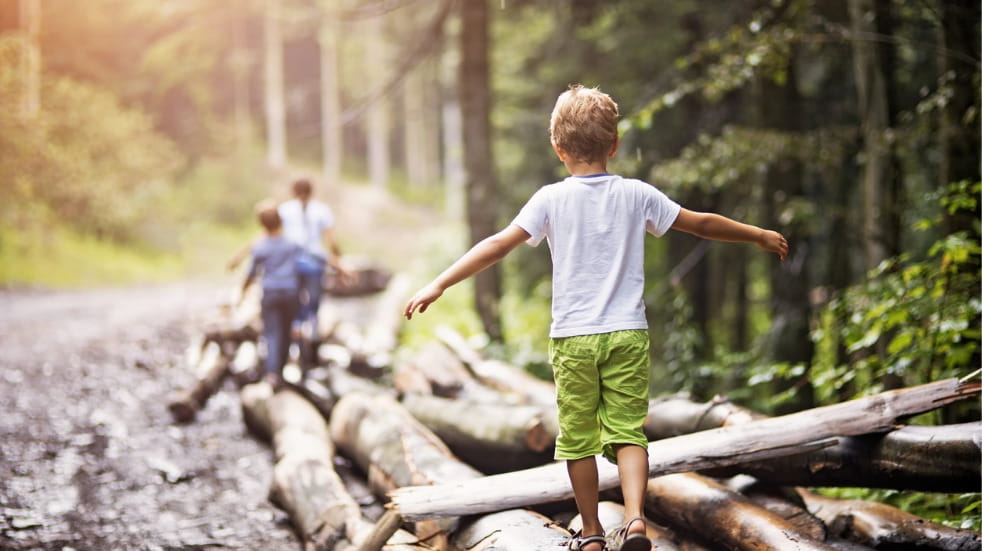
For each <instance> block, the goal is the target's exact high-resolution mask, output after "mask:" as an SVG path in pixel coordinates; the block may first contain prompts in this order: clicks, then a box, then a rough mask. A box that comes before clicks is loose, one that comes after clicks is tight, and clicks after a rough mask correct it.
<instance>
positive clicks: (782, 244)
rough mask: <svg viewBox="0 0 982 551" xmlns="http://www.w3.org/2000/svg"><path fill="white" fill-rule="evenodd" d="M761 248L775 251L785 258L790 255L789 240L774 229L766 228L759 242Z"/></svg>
mask: <svg viewBox="0 0 982 551" xmlns="http://www.w3.org/2000/svg"><path fill="white" fill-rule="evenodd" d="M757 246H759V247H760V248H761V249H764V250H765V251H770V252H772V253H775V254H776V255H777V256H779V257H781V260H784V258H785V257H786V256H788V240H787V239H785V238H784V236H783V235H781V234H779V233H778V232H776V231H773V230H764V231H763V233H762V234H761V237H760V241H759V242H758V243H757Z"/></svg>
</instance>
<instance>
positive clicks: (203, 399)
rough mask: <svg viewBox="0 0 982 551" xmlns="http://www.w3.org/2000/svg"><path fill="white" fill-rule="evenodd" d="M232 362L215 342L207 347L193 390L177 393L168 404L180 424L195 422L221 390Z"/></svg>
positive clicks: (197, 371) (198, 367)
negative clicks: (196, 417) (210, 400)
mask: <svg viewBox="0 0 982 551" xmlns="http://www.w3.org/2000/svg"><path fill="white" fill-rule="evenodd" d="M229 363H230V360H229V358H228V356H226V355H225V354H223V353H222V349H221V346H220V345H218V344H217V343H214V342H209V343H207V344H206V345H205V350H204V352H203V353H202V355H201V359H200V363H199V364H198V366H197V368H196V370H195V373H197V380H196V381H195V383H194V385H192V386H191V388H188V389H185V390H182V391H178V392H175V393H174V394H173V395H172V396H171V398H170V400H168V403H167V409H168V410H170V412H171V415H172V416H173V417H174V420H175V421H177V422H178V423H188V422H190V421H193V420H194V418H195V416H197V414H198V412H199V411H201V409H202V408H204V407H205V404H206V403H207V402H208V399H209V398H211V396H212V395H213V394H215V393H216V392H218V389H219V388H221V386H222V382H223V381H224V380H225V376H226V375H228V368H229Z"/></svg>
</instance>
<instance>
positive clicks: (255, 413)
mask: <svg viewBox="0 0 982 551" xmlns="http://www.w3.org/2000/svg"><path fill="white" fill-rule="evenodd" d="M241 396H242V406H243V410H244V411H246V412H248V418H250V419H252V422H253V423H255V424H257V425H261V426H263V427H264V432H266V433H267V434H269V435H271V437H272V447H273V454H274V457H275V458H276V461H275V466H274V468H273V484H272V487H271V489H270V499H271V501H273V502H274V503H276V504H277V505H279V506H280V507H281V508H282V509H283V510H285V511H286V512H287V513H288V514H289V515H290V520H291V521H292V522H293V524H294V526H295V527H296V529H297V532H298V533H299V535H300V537H301V540H302V541H303V542H304V549H306V550H307V551H331V550H336V549H346V548H353V547H354V546H355V542H359V541H361V540H364V539H366V538H368V536H369V533H370V532H371V531H372V528H373V524H372V522H371V521H369V520H368V519H365V518H364V517H363V516H362V514H361V508H360V507H359V506H358V503H357V502H356V501H355V500H354V499H353V498H352V497H351V496H350V495H349V493H348V491H347V489H346V488H345V486H344V483H343V481H342V480H341V477H339V476H338V474H337V472H336V471H335V470H334V467H333V460H334V445H333V443H332V441H331V439H330V436H329V431H328V427H327V423H326V421H324V418H323V417H322V416H321V414H320V412H319V411H318V410H317V409H316V408H314V407H313V405H311V404H310V403H309V402H307V401H306V400H305V399H304V398H303V397H301V396H300V395H299V394H297V393H296V392H294V391H292V390H289V389H287V390H283V391H280V392H277V393H275V394H273V392H272V388H271V387H270V386H269V385H267V384H265V383H258V384H254V385H249V386H247V387H245V388H243V390H242V393H241ZM397 528H398V527H397ZM386 541H387V542H388V544H387V546H386V548H387V549H393V550H395V549H400V550H406V551H409V550H416V551H419V550H423V549H430V548H429V547H428V546H420V545H416V544H415V542H417V538H416V537H415V536H414V535H412V534H409V533H408V532H405V531H402V532H400V531H398V530H393V533H392V534H390V535H389V537H387V538H386V540H383V543H385V542H386Z"/></svg>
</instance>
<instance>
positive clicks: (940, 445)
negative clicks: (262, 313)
mask: <svg viewBox="0 0 982 551" xmlns="http://www.w3.org/2000/svg"><path fill="white" fill-rule="evenodd" d="M385 283H386V284H387V285H385V289H384V291H383V292H379V293H374V294H371V293H370V291H365V292H357V291H353V290H352V289H350V288H348V289H345V290H344V292H343V293H342V292H337V293H335V294H334V296H336V297H338V296H346V297H356V296H360V297H361V298H356V299H345V300H355V301H358V302H357V303H349V304H348V305H347V307H346V305H345V304H344V303H343V300H331V301H327V302H328V303H330V304H333V305H335V306H336V308H334V309H333V313H332V314H329V315H328V316H327V319H325V320H323V321H322V323H321V326H322V329H323V335H322V338H323V343H324V344H322V345H321V346H320V347H319V353H320V354H319V355H320V365H318V366H317V367H316V368H314V369H310V370H309V371H307V372H306V373H304V374H303V378H302V380H299V379H298V380H296V381H295V383H294V384H292V385H289V386H288V387H287V388H286V389H284V390H281V391H279V392H275V393H274V392H273V389H272V388H271V387H269V386H268V385H266V384H265V383H262V382H255V381H257V380H258V377H257V376H256V375H257V366H258V365H259V358H258V353H257V343H256V339H257V335H258V332H257V331H256V323H255V322H254V321H253V322H251V323H245V324H243V323H241V322H237V325H235V326H226V327H221V328H216V329H214V330H211V331H209V332H207V333H206V338H205V339H204V344H203V346H202V348H201V349H202V350H203V353H202V354H201V355H200V357H199V359H198V365H199V370H198V378H197V383H196V384H195V385H194V386H193V387H192V388H190V389H187V390H185V391H182V392H178V393H176V394H175V396H174V397H173V398H172V399H171V401H170V405H169V407H170V410H171V412H172V414H173V415H174V418H175V419H176V420H177V421H179V422H187V421H190V420H191V419H193V418H194V415H195V412H197V411H198V410H200V409H201V408H202V407H204V406H205V404H206V401H207V399H208V397H209V396H210V395H211V394H213V393H214V392H216V391H218V390H219V389H220V387H221V386H222V384H223V381H224V380H226V378H227V376H229V375H233V376H234V379H235V380H236V382H237V383H238V384H239V387H240V388H241V392H240V394H241V402H242V408H243V414H244V418H245V420H246V424H247V426H248V427H249V429H250V431H251V432H252V433H253V434H254V435H256V436H257V437H258V438H261V439H263V440H264V441H267V442H269V443H270V445H271V447H272V450H273V460H274V461H275V466H274V476H273V482H272V488H271V490H270V498H271V499H272V500H273V501H274V502H275V503H276V504H277V505H278V506H279V507H281V508H282V509H284V510H285V511H286V512H287V513H288V514H289V516H290V518H291V520H292V522H293V525H294V527H295V528H296V531H297V534H298V536H299V537H300V539H301V540H302V542H303V545H304V549H306V550H359V551H368V550H378V549H386V550H392V551H395V550H407V551H408V550H433V549H439V550H490V549H494V550H522V551H527V550H545V551H549V550H555V551H559V550H561V549H565V547H566V543H567V540H568V538H569V530H570V529H574V528H575V527H576V525H577V523H578V521H579V519H578V518H576V517H575V511H576V508H575V504H574V503H573V501H572V493H571V491H570V489H569V482H568V480H567V478H566V471H565V467H564V466H563V465H562V464H560V463H555V462H553V461H552V445H553V441H554V439H555V436H556V434H557V431H558V427H557V425H556V412H555V391H554V388H553V386H552V383H550V382H546V381H542V380H540V379H537V378H534V377H532V376H530V375H528V374H527V373H525V372H524V371H522V370H521V369H518V368H516V367H514V366H511V365H508V364H506V363H502V362H498V361H494V360H489V359H485V358H484V357H482V356H481V355H480V354H479V353H478V352H477V351H475V350H474V349H473V348H472V347H470V346H469V345H468V343H467V342H466V340H465V339H463V338H462V337H461V336H460V335H459V334H456V333H455V332H453V331H452V330H449V329H441V330H440V331H438V334H437V335H436V337H437V339H435V340H434V342H433V343H431V344H430V345H428V346H426V347H424V348H422V349H421V350H419V351H418V352H415V353H412V354H410V353H408V352H405V351H399V350H397V336H398V331H399V328H400V321H401V315H400V314H401V311H402V306H403V304H404V302H405V300H406V298H407V295H408V293H407V291H408V288H407V284H406V281H405V279H404V278H402V277H399V276H397V277H394V278H391V280H389V278H385ZM378 290H379V289H371V291H378ZM346 308H347V309H346ZM352 308H353V309H352ZM328 310H329V311H330V310H331V309H328ZM354 310H358V311H359V312H360V315H353V316H352V317H353V318H361V319H359V320H358V321H357V322H353V321H351V320H349V319H345V315H346V312H347V313H351V312H352V311H354ZM332 316H333V317H332ZM237 319H240V320H241V319H242V318H237ZM979 392H980V384H979V381H978V380H977V379H974V380H961V381H959V380H954V379H951V380H945V381H939V382H936V383H931V384H927V385H922V386H918V387H912V388H908V389H901V390H895V391H891V392H887V393H883V394H879V395H875V396H871V397H867V398H862V399H858V400H853V401H850V402H845V403H842V404H836V405H833V406H826V407H823V408H817V409H814V410H808V411H803V412H799V413H795V414H792V415H786V416H782V417H773V418H764V417H763V416H761V415H759V414H756V413H754V412H751V411H747V410H745V409H742V408H740V407H738V406H737V405H735V404H732V403H730V402H728V401H726V400H723V399H717V400H713V401H711V402H710V403H705V404H703V403H695V402H693V401H691V400H689V399H688V398H687V397H685V396H671V397H668V398H662V399H658V400H653V401H652V402H651V404H650V408H649V416H648V421H647V422H646V424H645V431H646V432H647V433H648V436H649V439H650V440H651V443H650V444H649V449H648V451H649V472H650V473H651V474H652V477H651V478H650V480H649V483H648V495H647V501H646V514H647V515H648V517H649V518H650V519H652V521H651V522H649V525H648V534H649V537H651V538H652V540H653V542H654V543H655V545H656V549H659V550H687V551H689V550H691V551H700V550H715V549H733V550H767V549H773V550H787V549H798V550H832V549H839V550H864V549H925V550H926V549H939V550H978V549H980V545H982V538H980V534H979V533H977V532H974V531H970V530H961V529H953V528H949V527H946V526H944V525H941V524H937V523H933V522H929V521H927V520H924V519H922V518H918V517H915V516H913V515H910V514H908V513H906V512H903V511H901V510H898V509H895V508H892V507H888V506H885V505H882V504H879V503H875V502H867V501H856V500H838V499H831V498H828V497H824V496H822V495H820V494H818V493H815V492H812V491H808V490H806V489H805V488H812V487H823V486H826V487H828V486H846V487H849V486H852V487H872V488H895V489H901V490H918V491H927V492H947V493H968V492H978V491H979V490H980V481H982V468H980V461H982V454H980V448H982V422H978V421H976V422H972V423H967V424H964V425H952V426H936V427H927V426H904V425H902V420H903V419H906V418H908V417H910V416H913V415H917V414H920V413H923V412H926V411H930V410H933V409H935V408H939V407H941V406H943V405H945V404H948V403H952V402H955V401H959V400H963V399H966V398H976V399H977V398H978V395H979ZM598 464H599V467H600V484H601V489H602V495H601V498H602V503H601V517H602V521H603V522H604V525H605V527H608V528H610V527H613V526H616V525H617V524H619V523H620V522H621V521H622V517H623V511H622V508H621V506H620V504H619V495H618V492H617V484H618V481H617V473H616V468H615V467H614V466H612V465H610V464H608V463H607V462H606V461H604V460H602V459H600V460H599V462H598ZM345 465H351V466H353V469H348V470H353V471H354V472H356V473H359V474H360V478H361V479H360V480H359V481H358V482H357V483H356V484H357V485H359V486H360V487H362V488H364V487H365V486H366V485H367V488H368V490H369V491H370V493H371V495H372V496H374V499H375V502H374V503H371V501H372V500H371V499H369V500H367V501H366V499H365V498H364V497H356V494H358V493H359V492H357V491H355V490H353V484H352V482H351V481H350V480H345V478H344V477H343V475H344V474H345V472H347V471H345V472H341V471H342V468H343V467H344V466H345ZM697 473H698V474H697ZM380 502H381V503H382V504H384V507H380V506H379V503H380Z"/></svg>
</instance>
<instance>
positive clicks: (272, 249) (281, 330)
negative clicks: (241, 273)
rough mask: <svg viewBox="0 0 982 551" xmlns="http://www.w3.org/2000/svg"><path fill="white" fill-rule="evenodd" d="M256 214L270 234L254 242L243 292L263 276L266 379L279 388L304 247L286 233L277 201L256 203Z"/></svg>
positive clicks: (297, 302) (297, 297)
mask: <svg viewBox="0 0 982 551" xmlns="http://www.w3.org/2000/svg"><path fill="white" fill-rule="evenodd" d="M256 216H257V218H258V219H259V223H260V225H262V227H263V229H264V230H265V232H266V235H265V237H263V238H261V239H259V240H257V241H256V242H255V243H253V245H252V256H251V258H252V262H251V264H250V266H249V272H248V273H247V275H246V278H245V281H243V283H242V296H244V295H245V292H246V290H247V289H248V288H249V286H250V285H252V283H253V282H254V281H255V279H256V278H257V277H259V276H261V277H262V283H261V285H262V290H263V295H262V303H261V304H262V312H261V318H262V324H263V332H262V336H263V342H264V343H265V345H266V360H265V368H266V381H267V382H268V383H269V384H270V385H271V386H272V387H273V388H274V389H277V390H278V389H280V388H281V387H282V386H283V366H284V365H285V364H286V361H287V358H288V356H289V350H290V335H291V328H292V325H293V320H294V319H295V318H296V317H297V312H298V311H299V309H300V288H299V275H298V273H297V258H298V257H299V256H300V254H301V253H302V252H303V247H301V246H300V245H298V244H296V243H294V242H293V241H290V240H287V239H286V238H284V237H283V223H282V221H281V220H280V215H279V212H278V211H277V207H276V203H274V202H271V201H263V202H261V203H260V204H259V205H258V206H257V207H256Z"/></svg>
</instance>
